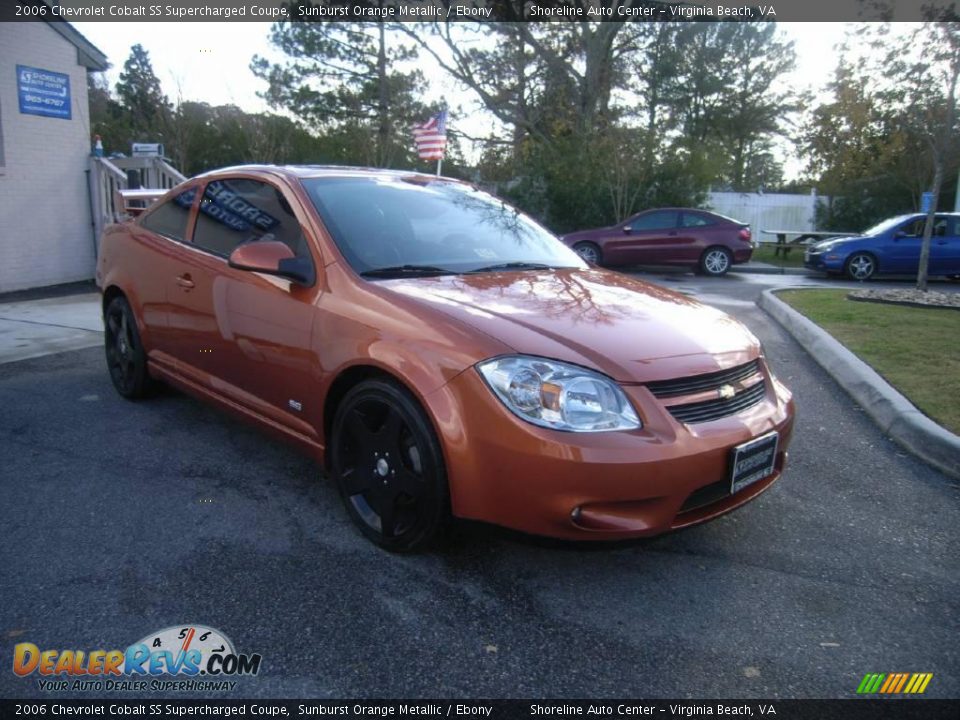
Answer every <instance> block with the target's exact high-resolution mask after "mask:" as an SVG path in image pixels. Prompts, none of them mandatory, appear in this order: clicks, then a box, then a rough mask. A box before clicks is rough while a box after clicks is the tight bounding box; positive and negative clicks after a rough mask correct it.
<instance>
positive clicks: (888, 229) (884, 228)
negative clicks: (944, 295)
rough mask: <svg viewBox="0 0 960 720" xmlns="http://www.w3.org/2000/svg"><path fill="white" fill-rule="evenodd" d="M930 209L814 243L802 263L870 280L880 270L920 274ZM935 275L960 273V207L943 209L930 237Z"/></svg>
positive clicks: (931, 271) (895, 273)
mask: <svg viewBox="0 0 960 720" xmlns="http://www.w3.org/2000/svg"><path fill="white" fill-rule="evenodd" d="M926 217H927V216H926V215H924V214H922V213H916V214H914V215H900V216H898V217H895V218H890V219H889V220H884V221H883V222H882V223H880V224H879V225H874V226H873V227H872V228H870V229H869V230H867V231H865V232H864V233H863V234H862V235H855V236H852V237H839V238H831V239H830V240H825V241H823V242H819V243H816V244H815V245H811V246H810V247H809V248H808V249H807V252H806V254H805V255H804V257H803V264H804V266H805V267H808V268H810V269H811V270H820V271H823V272H826V273H827V274H830V275H834V274H836V275H839V274H841V273H842V274H845V275H846V276H847V277H849V278H850V279H851V280H869V279H870V278H872V277H873V276H874V275H877V274H879V273H884V274H890V275H898V274H908V275H916V273H917V268H918V267H919V265H920V245H921V244H922V242H923V225H924V222H926ZM928 272H929V274H930V275H947V276H951V277H952V276H960V213H938V214H937V215H936V220H935V222H934V225H933V236H932V237H931V238H930V264H929V265H928Z"/></svg>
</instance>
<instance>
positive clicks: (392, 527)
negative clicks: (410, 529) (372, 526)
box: [377, 496, 397, 538]
mask: <svg viewBox="0 0 960 720" xmlns="http://www.w3.org/2000/svg"><path fill="white" fill-rule="evenodd" d="M379 505H380V507H378V508H377V513H378V514H379V515H380V532H381V533H383V536H384V537H388V538H390V537H393V535H394V532H395V531H396V529H397V508H396V498H395V497H393V496H384V497H383V499H382V501H381V502H380V503H379Z"/></svg>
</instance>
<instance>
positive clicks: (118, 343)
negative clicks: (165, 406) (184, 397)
mask: <svg viewBox="0 0 960 720" xmlns="http://www.w3.org/2000/svg"><path fill="white" fill-rule="evenodd" d="M103 341H104V350H105V352H106V357H107V369H108V370H109V371H110V379H111V380H112V381H113V387H114V388H116V390H117V392H118V393H120V395H122V396H123V397H125V398H127V399H128V400H140V399H142V398H145V397H148V396H149V395H150V394H151V393H152V392H153V390H154V389H155V387H156V384H155V382H154V380H153V379H152V378H151V377H150V372H149V371H148V370H147V353H146V351H145V350H144V348H143V343H142V342H141V340H140V333H139V331H138V330H137V321H136V318H134V315H133V310H131V309H130V304H129V303H128V302H127V299H126V298H125V297H123V296H117V297H115V298H114V299H113V300H111V301H110V304H109V305H107V309H106V311H105V312H104V313H103Z"/></svg>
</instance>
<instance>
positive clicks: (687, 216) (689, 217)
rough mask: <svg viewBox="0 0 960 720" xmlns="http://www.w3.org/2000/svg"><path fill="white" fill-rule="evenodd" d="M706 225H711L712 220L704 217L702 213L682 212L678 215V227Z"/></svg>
mask: <svg viewBox="0 0 960 720" xmlns="http://www.w3.org/2000/svg"><path fill="white" fill-rule="evenodd" d="M707 225H713V220H710V219H709V218H705V217H704V216H703V215H694V214H693V213H683V214H682V215H681V216H680V227H706V226H707Z"/></svg>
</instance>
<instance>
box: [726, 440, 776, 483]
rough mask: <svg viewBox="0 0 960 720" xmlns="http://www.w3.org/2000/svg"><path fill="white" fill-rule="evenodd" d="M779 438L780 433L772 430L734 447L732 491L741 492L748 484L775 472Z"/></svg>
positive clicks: (731, 471)
mask: <svg viewBox="0 0 960 720" xmlns="http://www.w3.org/2000/svg"><path fill="white" fill-rule="evenodd" d="M779 440H780V436H779V434H778V433H776V432H772V433H769V434H767V435H764V436H763V437H758V438H757V439H755V440H751V441H750V442H746V443H743V445H737V446H736V447H735V448H734V449H733V462H732V463H731V468H732V469H731V470H730V492H731V493H735V492H739V491H740V490H743V488H745V487H747V485H752V484H753V483H755V482H757V480H762V479H763V478H765V477H768V476H769V475H771V474H772V473H773V464H774V462H776V459H777V443H778V442H779Z"/></svg>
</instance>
